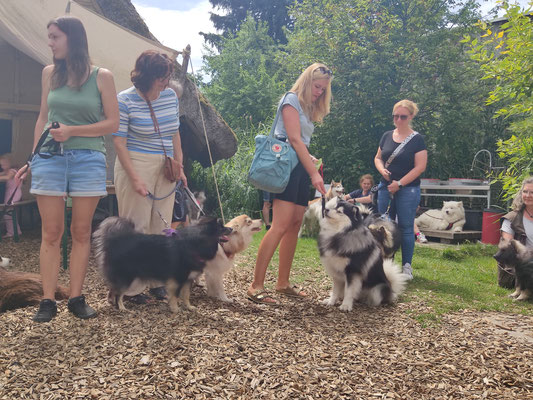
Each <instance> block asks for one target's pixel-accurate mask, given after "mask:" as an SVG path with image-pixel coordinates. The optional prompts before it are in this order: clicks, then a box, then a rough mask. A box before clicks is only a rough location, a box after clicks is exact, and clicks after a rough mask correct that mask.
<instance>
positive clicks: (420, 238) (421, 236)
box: [416, 232, 428, 243]
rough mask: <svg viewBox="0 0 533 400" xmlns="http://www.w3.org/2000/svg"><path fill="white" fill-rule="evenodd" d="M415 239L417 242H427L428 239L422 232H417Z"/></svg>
mask: <svg viewBox="0 0 533 400" xmlns="http://www.w3.org/2000/svg"><path fill="white" fill-rule="evenodd" d="M416 240H418V243H427V242H428V239H427V238H426V235H424V234H423V233H422V232H418V235H416Z"/></svg>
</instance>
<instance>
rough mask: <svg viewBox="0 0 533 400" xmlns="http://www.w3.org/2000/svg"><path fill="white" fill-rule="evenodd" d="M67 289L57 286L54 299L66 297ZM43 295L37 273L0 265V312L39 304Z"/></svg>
mask: <svg viewBox="0 0 533 400" xmlns="http://www.w3.org/2000/svg"><path fill="white" fill-rule="evenodd" d="M68 295H69V293H68V289H67V288H65V287H63V286H58V287H57V289H56V299H57V300H64V299H68ZM42 297H43V284H42V281H41V277H40V275H39V274H31V273H28V272H19V271H8V270H7V269H5V268H2V267H0V313H2V312H4V311H7V310H14V309H16V308H22V307H26V306H31V305H35V304H39V302H40V301H41V299H42Z"/></svg>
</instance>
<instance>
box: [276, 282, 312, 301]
mask: <svg viewBox="0 0 533 400" xmlns="http://www.w3.org/2000/svg"><path fill="white" fill-rule="evenodd" d="M276 292H277V293H279V294H283V295H285V296H289V297H297V298H299V299H304V298H306V297H307V294H306V293H305V292H304V290H303V289H302V288H300V287H298V286H297V285H292V286H289V287H286V288H283V289H276Z"/></svg>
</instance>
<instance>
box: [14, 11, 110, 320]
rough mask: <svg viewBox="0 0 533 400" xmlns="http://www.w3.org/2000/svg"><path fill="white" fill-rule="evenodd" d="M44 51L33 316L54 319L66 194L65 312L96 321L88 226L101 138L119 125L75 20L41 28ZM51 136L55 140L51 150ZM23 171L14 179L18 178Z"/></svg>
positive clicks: (35, 175) (98, 190)
mask: <svg viewBox="0 0 533 400" xmlns="http://www.w3.org/2000/svg"><path fill="white" fill-rule="evenodd" d="M47 28H48V46H50V48H51V50H52V53H53V59H54V64H53V65H47V66H46V67H44V69H43V73H42V94H41V108H40V111H39V117H38V118H37V123H36V124H35V134H34V145H33V146H34V149H35V146H36V145H37V142H38V140H39V138H40V137H41V134H42V133H43V132H44V131H45V129H46V128H49V127H51V125H52V122H55V121H57V122H58V123H59V128H57V129H50V134H49V136H48V139H47V140H46V141H45V143H44V144H43V146H42V148H41V150H40V153H44V154H45V156H44V157H42V156H40V155H39V154H37V155H33V157H32V160H31V164H30V165H31V172H32V182H31V190H30V192H31V193H33V194H34V195H35V196H36V198H37V205H38V207H39V213H40V214H41V220H42V241H41V251H40V258H39V263H40V269H41V277H42V281H43V299H42V301H41V303H40V304H39V310H38V311H37V313H36V314H35V316H34V317H33V320H34V321H36V322H48V321H50V320H51V319H52V318H54V317H55V315H56V314H57V306H56V302H55V291H56V287H57V278H58V274H59V264H60V242H61V237H62V235H63V229H64V208H65V199H66V196H67V195H68V196H70V197H72V223H71V228H70V232H71V236H72V250H71V253H70V263H69V273H70V298H69V301H68V310H69V311H70V312H71V313H72V314H74V315H75V316H76V317H78V318H82V319H86V318H92V317H94V316H96V311H95V310H94V309H93V308H92V307H90V306H89V305H88V304H87V303H86V302H85V297H84V296H83V295H82V288H83V282H84V280H85V275H86V271H87V265H88V261H89V251H90V239H91V224H92V219H93V215H94V211H95V209H96V205H97V204H98V200H99V199H100V198H101V197H102V196H105V195H106V194H107V192H106V188H105V181H106V162H105V147H104V139H103V136H104V135H108V134H110V133H112V132H115V131H116V130H117V129H118V124H119V112H118V103H117V98H116V90H115V83H114V80H113V75H112V73H111V72H110V71H108V70H106V69H103V68H98V67H94V66H92V65H91V61H90V59H89V51H88V45H87V35H86V32H85V28H84V27H83V24H82V23H81V21H80V20H79V19H77V18H74V17H60V18H57V19H54V20H52V21H50V22H49V23H48V27H47ZM52 139H53V140H55V141H56V142H58V143H59V145H55V143H54V142H52ZM27 172H29V168H27V167H24V168H21V169H20V170H19V171H18V172H17V176H18V177H20V178H22V179H23V178H24V177H25V176H26V174H27Z"/></svg>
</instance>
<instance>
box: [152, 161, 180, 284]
mask: <svg viewBox="0 0 533 400" xmlns="http://www.w3.org/2000/svg"><path fill="white" fill-rule="evenodd" d="M154 164H155V168H153V169H152V171H147V173H150V172H151V173H152V176H151V177H148V176H147V177H146V179H147V180H148V179H151V180H152V182H153V183H154V189H153V192H152V193H153V194H154V196H155V197H164V196H166V195H168V194H169V193H171V195H170V196H168V197H165V198H164V199H161V200H154V201H152V202H151V205H150V208H151V214H150V223H149V225H148V231H147V232H146V233H153V234H156V235H161V234H163V229H165V228H169V226H167V225H166V224H165V222H164V221H163V218H164V219H165V221H166V222H167V223H168V224H170V223H171V222H172V212H173V211H174V200H175V197H176V195H175V192H174V191H173V190H174V189H175V188H176V182H170V181H169V180H168V179H167V178H165V176H164V175H163V164H164V157H163V156H161V157H159V159H157V160H154ZM185 196H186V195H185V194H184V197H185ZM159 213H161V215H159ZM159 286H160V285H159Z"/></svg>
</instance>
